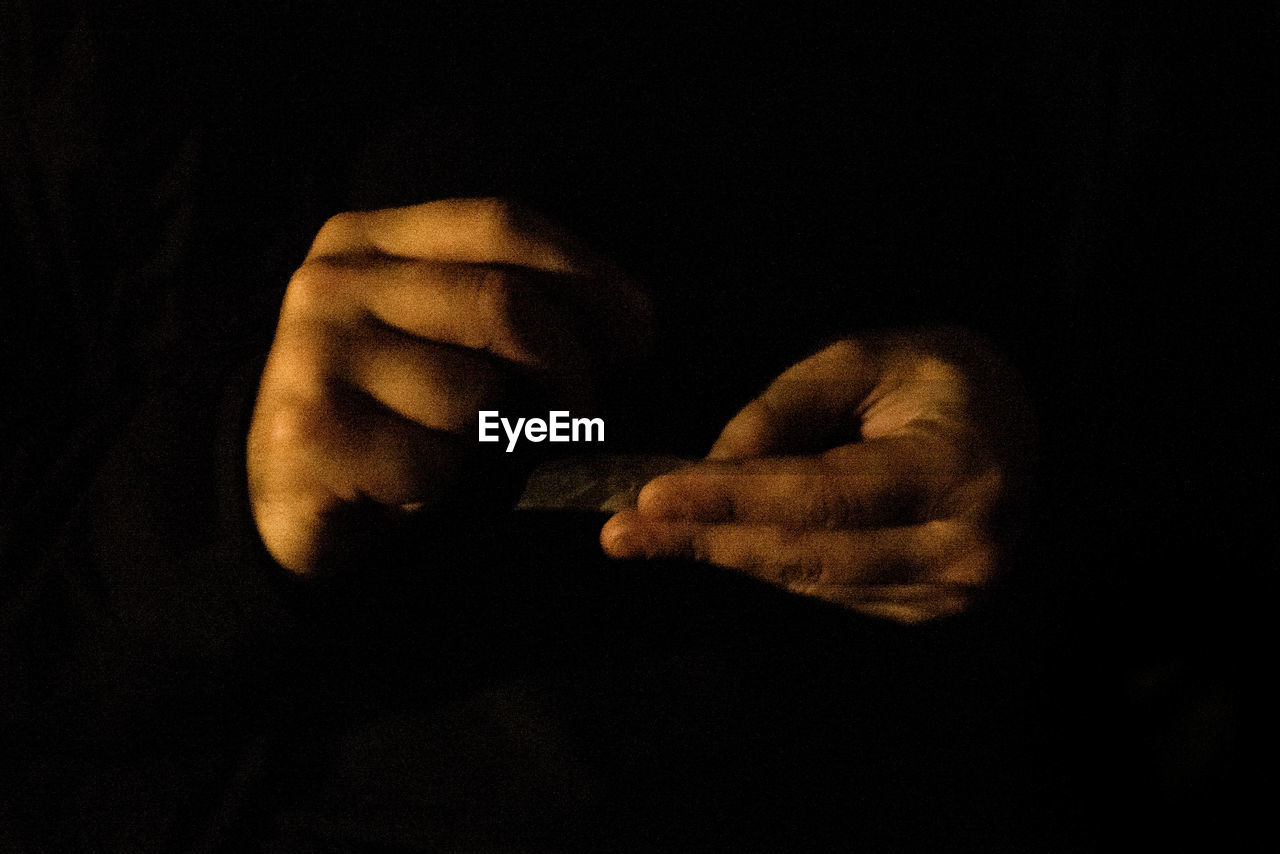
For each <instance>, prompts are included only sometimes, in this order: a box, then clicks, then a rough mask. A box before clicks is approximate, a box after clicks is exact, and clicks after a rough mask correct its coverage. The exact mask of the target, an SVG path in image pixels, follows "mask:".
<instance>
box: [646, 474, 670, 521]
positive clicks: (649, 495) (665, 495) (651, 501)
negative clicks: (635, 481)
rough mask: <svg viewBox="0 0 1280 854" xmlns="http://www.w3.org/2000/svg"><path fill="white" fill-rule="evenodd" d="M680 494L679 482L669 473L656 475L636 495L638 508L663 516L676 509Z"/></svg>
mask: <svg viewBox="0 0 1280 854" xmlns="http://www.w3.org/2000/svg"><path fill="white" fill-rule="evenodd" d="M678 496H679V484H678V483H677V482H676V481H675V479H674V478H671V477H670V476H668V475H662V476H660V477H655V478H654V479H653V480H651V481H649V482H648V483H646V484H645V485H644V486H643V487H641V488H640V494H639V495H637V496H636V510H637V511H639V512H641V513H644V514H647V515H650V516H662V515H667V514H669V513H670V512H671V511H672V510H673V509H675V506H676V503H677V501H678Z"/></svg>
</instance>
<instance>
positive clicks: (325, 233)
mask: <svg viewBox="0 0 1280 854" xmlns="http://www.w3.org/2000/svg"><path fill="white" fill-rule="evenodd" d="M363 233H364V218H363V215H362V214H360V213H358V212H356V211H344V212H342V213H338V214H334V215H333V216H331V217H329V218H328V219H327V220H325V221H324V225H322V226H320V231H319V232H318V233H317V234H316V239H315V243H314V245H313V251H315V252H323V253H332V252H335V251H340V250H341V249H343V248H347V247H350V246H352V245H354V244H357V243H359V242H360V240H359V238H360V235H362V234H363Z"/></svg>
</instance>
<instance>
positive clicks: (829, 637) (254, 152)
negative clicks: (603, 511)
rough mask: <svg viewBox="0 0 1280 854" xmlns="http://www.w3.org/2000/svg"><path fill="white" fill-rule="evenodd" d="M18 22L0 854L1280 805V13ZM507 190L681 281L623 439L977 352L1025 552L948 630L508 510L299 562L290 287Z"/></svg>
mask: <svg viewBox="0 0 1280 854" xmlns="http://www.w3.org/2000/svg"><path fill="white" fill-rule="evenodd" d="M0 13H2V14H0V62H3V66H0V71H2V72H3V73H2V74H0V110H2V111H3V113H2V119H0V177H2V179H3V183H2V184H0V187H3V193H4V197H3V203H2V204H0V241H3V242H2V243H0V252H3V261H4V265H5V269H4V273H3V278H2V279H0V299H2V300H3V302H2V303H0V322H2V323H3V363H4V366H5V387H4V389H5V391H4V398H3V404H2V406H3V410H2V412H3V425H4V426H3V429H4V435H3V437H0V438H3V445H4V448H5V460H4V476H3V483H2V491H0V499H2V501H3V515H2V516H0V524H2V525H3V528H2V529H0V566H2V567H3V578H0V590H2V591H3V597H4V598H3V602H2V604H0V608H2V610H0V614H2V625H0V632H2V634H0V668H2V669H0V679H2V680H3V681H2V682H0V684H2V685H3V706H2V708H3V709H4V726H3V731H4V735H3V736H0V739H2V741H0V743H2V744H3V749H4V756H3V760H4V767H5V769H6V770H5V772H4V774H3V777H2V779H3V781H4V787H5V788H4V799H3V807H2V808H0V818H2V819H3V822H4V829H3V833H4V834H5V835H3V836H0V842H3V845H4V846H5V847H7V848H12V849H14V850H24V849H25V850H188V849H193V850H244V849H245V848H251V847H253V846H254V845H258V844H263V845H268V844H269V845H272V846H274V847H282V848H289V847H293V848H294V849H298V850H353V849H355V850H359V849H360V848H362V847H363V848H367V849H372V850H396V849H398V848H410V849H411V848H414V847H417V848H426V849H432V848H435V849H445V850H494V849H497V850H512V849H514V850H521V849H522V848H523V849H526V850H575V849H579V850H582V849H586V850H590V849H592V848H607V849H619V850H631V849H635V850H652V849H659V850H661V849H664V848H665V849H666V850H690V849H697V848H700V847H710V848H721V849H729V848H734V849H741V848H748V849H749V848H753V847H754V848H756V849H758V850H795V849H803V848H805V847H810V848H815V849H818V850H829V849H830V848H831V847H846V846H847V847H855V846H856V844H857V843H863V844H864V845H866V846H867V847H870V848H872V849H873V850H877V849H878V850H893V849H895V848H898V849H902V848H922V849H923V848H931V849H934V850H937V849H941V850H946V849H947V848H951V849H964V848H984V849H986V850H990V849H992V848H994V849H997V850H998V849H999V848H1001V847H1003V848H1007V849H1009V850H1028V849H1029V848H1030V849H1032V850H1034V849H1037V848H1053V847H1058V848H1072V846H1084V847H1088V846H1089V845H1090V844H1100V843H1099V840H1108V841H1115V840H1125V839H1130V840H1132V839H1147V840H1151V839H1155V840H1157V841H1158V840H1170V841H1179V842H1185V841H1186V840H1187V839H1192V838H1195V834H1204V835H1205V836H1206V837H1210V838H1211V837H1213V836H1215V835H1220V834H1224V833H1228V830H1227V829H1228V828H1233V827H1240V826H1243V825H1244V824H1246V823H1247V822H1245V821H1244V819H1246V818H1247V817H1248V815H1249V814H1250V811H1251V810H1252V809H1253V804H1255V803H1256V800H1253V799H1251V797H1250V794H1249V789H1248V788H1247V786H1246V785H1245V784H1244V782H1243V781H1244V779H1245V777H1244V772H1243V771H1242V769H1247V768H1248V767H1250V765H1251V762H1253V761H1255V760H1250V758H1249V756H1250V753H1251V745H1252V744H1253V742H1252V741H1251V740H1250V739H1251V734H1252V733H1253V732H1254V730H1253V729H1252V728H1251V727H1252V725H1253V723H1254V719H1253V718H1251V717H1250V716H1251V715H1253V714H1255V712H1253V711H1252V709H1253V708H1254V707H1253V706H1252V705H1251V704H1250V703H1249V702H1248V700H1249V698H1250V695H1249V688H1248V686H1249V685H1250V684H1253V683H1252V680H1251V679H1250V676H1249V674H1250V673H1251V669H1250V668H1251V667H1252V666H1253V662H1254V659H1253V657H1252V656H1251V655H1250V650H1252V649H1255V648H1257V640H1258V635H1259V632H1260V629H1258V628H1257V627H1258V626H1259V625H1260V619H1259V617H1260V611H1261V607H1262V605H1261V602H1262V601H1263V599H1264V598H1265V597H1261V596H1258V597H1254V596H1252V595H1251V594H1249V595H1243V596H1242V595H1240V593H1239V591H1240V590H1242V589H1243V590H1250V591H1251V590H1254V589H1257V588H1258V587H1260V586H1261V583H1262V581H1263V575H1262V572H1263V570H1264V568H1265V567H1267V566H1269V565H1271V564H1272V563H1274V537H1273V535H1271V534H1270V533H1269V532H1270V531H1271V529H1272V526H1270V525H1267V524H1265V520H1266V519H1267V518H1269V517H1268V516H1267V515H1266V514H1267V513H1269V505H1268V504H1267V503H1266V502H1264V501H1262V500H1261V498H1260V497H1259V498H1258V499H1257V500H1255V499H1254V498H1253V495H1254V494H1257V495H1259V496H1261V495H1262V494H1263V493H1264V492H1265V491H1266V490H1264V489H1263V486H1264V482H1263V478H1264V477H1267V476H1268V475H1267V471H1266V468H1265V467H1264V466H1261V465H1256V464H1255V460H1257V459H1258V458H1259V457H1260V446H1261V445H1262V444H1263V443H1262V441H1261V439H1260V437H1261V436H1264V435H1266V434H1267V433H1266V430H1267V427H1268V426H1269V425H1268V424H1267V423H1266V421H1265V417H1264V415H1262V412H1263V411H1264V410H1263V408H1262V407H1261V406H1258V405H1257V403H1258V402H1259V401H1260V400H1262V399H1263V398H1265V395H1264V394H1263V392H1262V391H1261V390H1263V389H1266V388H1269V387H1270V384H1269V382H1268V381H1267V380H1266V378H1265V377H1264V376H1262V372H1261V371H1260V370H1259V369H1258V368H1257V367H1256V366H1258V365H1262V364H1265V363H1266V360H1264V359H1262V358H1261V355H1262V353H1263V350H1262V341H1263V340H1265V339H1263V338H1261V337H1255V336H1253V335H1251V334H1250V330H1249V329H1248V327H1247V325H1246V323H1245V321H1246V320H1248V319H1249V317H1250V315H1253V314H1256V313H1257V312H1256V309H1255V308H1254V306H1253V302H1252V299H1253V294H1254V292H1255V291H1259V290H1263V288H1264V285H1269V280H1268V279H1267V278H1266V273H1267V271H1268V264H1269V259H1268V257H1267V256H1266V254H1265V253H1264V252H1263V251H1262V247H1263V246H1264V245H1265V243H1264V241H1263V239H1262V236H1263V234H1264V233H1265V231H1264V228H1265V226H1264V223H1266V222H1267V221H1268V220H1267V218H1266V217H1264V216H1263V215H1262V211H1263V208H1262V203H1261V198H1262V194H1261V193H1260V192H1259V191H1260V189H1261V188H1262V187H1263V186H1264V185H1265V184H1266V182H1267V180H1268V178H1269V177H1273V175H1271V172H1270V170H1269V166H1268V159H1264V157H1263V155H1262V152H1263V151H1266V150H1267V147H1266V146H1265V145H1264V144H1263V140H1262V138H1261V134H1260V127H1261V124H1262V121H1263V117H1264V116H1265V115H1266V113H1267V112H1268V110H1267V104H1268V103H1269V100H1270V98H1269V93H1270V83H1272V82H1274V80H1273V78H1274V75H1273V73H1272V72H1274V68H1273V67H1271V66H1270V65H1269V63H1268V61H1267V60H1266V59H1264V58H1265V57H1268V56H1272V55H1273V54H1274V52H1273V51H1265V50H1263V49H1262V48H1263V46H1264V44H1265V41H1266V37H1267V35H1268V33H1270V34H1274V28H1275V20H1274V15H1272V14H1270V13H1269V12H1266V11H1257V12H1254V13H1246V14H1241V15H1237V16H1232V17H1228V16H1227V15H1226V14H1225V13H1222V14H1219V13H1209V12H1189V11H1170V12H1166V13H1164V14H1163V15H1162V16H1161V17H1159V18H1158V19H1156V18H1152V17H1149V16H1147V15H1144V14H1139V13H1138V12H1136V11H1133V10H1130V9H1128V8H1127V7H1125V6H1123V5H1122V6H1114V5H1112V4H1106V5H1105V6H1104V5H1103V4H1092V3H1087V2H1078V3H1036V4H1024V5H1020V6H1018V7H1017V8H1011V7H1008V8H1007V7H998V6H992V7H982V8H978V9H972V8H951V5H950V4H921V5H912V6H904V5H903V4H866V5H860V6H858V7H856V8H855V9H853V10H848V11H844V12H841V13H839V14H836V13H832V12H830V11H828V10H821V9H814V8H808V7H806V8H802V9H794V8H791V7H789V6H788V7H778V8H776V9H771V10H767V11H763V12H758V13H755V14H751V15H747V14H743V13H742V12H741V11H731V12H730V11H724V10H710V9H707V10H703V9H684V10H682V11H680V12H678V13H670V14H658V13H656V12H651V11H646V10H642V9H631V10H623V11H617V10H613V11H608V10H606V9H605V8H604V7H603V6H602V7H600V8H596V9H592V10H577V11H575V12H573V13H570V12H568V11H565V10H559V9H555V8H550V7H532V8H526V9H524V10H522V11H519V12H515V13H511V12H508V13H507V14H505V15H499V14H497V13H496V12H493V13H491V12H488V11H483V10H479V9H477V8H471V9H466V10H445V9H439V8H434V7H432V6H429V5H426V4H393V3H372V4H370V3H364V4H341V3H327V2H321V3H317V4H313V5H309V6H307V7H306V8H302V7H297V8H293V7H290V8H285V7H284V6H283V5H282V6H279V7H267V6H265V5H264V4H239V3H230V4H228V3H203V2H197V3H188V4H181V5H179V6H172V7H163V8H162V7H161V6H159V5H156V4H150V3H142V2H125V3H96V2H71V0H66V2H48V3H40V4H38V5H37V4H32V3H25V2H16V0H6V2H4V3H3V5H0ZM481 194H498V195H506V196H514V197H517V198H521V199H523V200H525V201H527V202H528V203H530V204H532V205H534V206H535V207H538V208H540V209H543V210H545V211H546V212H547V213H549V214H551V215H552V216H553V217H555V218H557V219H559V220H561V221H563V222H564V223H565V224H566V225H568V226H569V227H570V228H571V229H573V230H576V231H578V232H580V233H582V234H584V235H585V236H586V237H587V238H588V239H590V240H591V241H592V242H593V243H595V244H596V245H597V246H599V247H600V248H602V249H603V250H605V251H606V252H608V253H609V254H611V255H613V256H615V257H616V258H618V259H619V261H620V262H622V264H623V265H624V266H626V267H627V268H629V269H631V270H633V271H635V272H636V273H637V274H638V275H639V276H640V278H641V279H642V280H643V281H644V282H645V284H646V286H647V287H648V288H649V289H650V290H651V291H652V292H653V293H654V294H655V302H656V306H657V310H658V313H659V320H660V334H661V339H660V345H659V347H658V348H657V352H656V354H655V363H654V369H653V375H654V379H653V381H652V385H651V387H644V388H640V387H638V388H637V396H636V398H635V399H633V400H632V401H630V403H631V406H632V409H631V410H630V412H628V413H626V415H627V417H622V418H620V419H619V420H618V421H617V422H615V423H619V424H622V425H627V426H628V428H629V429H628V430H627V431H626V439H625V442H620V443H619V445H618V446H617V447H624V446H625V447H630V446H646V447H652V448H655V449H659V450H677V451H686V452H693V453H697V452H701V451H702V450H704V449H705V447H706V445H707V443H708V442H709V441H710V439H711V438H712V437H713V436H714V434H715V431H716V429H717V428H718V426H719V425H720V424H721V423H723V420H724V419H725V418H726V417H727V416H728V415H729V414H730V413H731V412H732V411H733V409H734V408H735V407H736V406H738V405H740V404H741V403H742V402H743V401H745V400H746V399H747V398H748V397H749V396H750V395H751V394H752V393H753V392H754V391H756V390H758V388H759V387H760V386H761V385H762V384H763V383H764V382H766V381H767V380H768V379H769V378H770V377H771V376H772V375H774V374H775V373H776V372H777V371H778V370H780V369H781V368H782V367H784V366H785V365H787V364H789V363H790V362H791V361H793V360H794V359H795V358H797V357H798V356H800V355H802V354H804V353H805V352H807V351H808V350H811V349H813V348H815V347H816V346H817V345H818V344H820V343H821V342H822V341H823V340H825V339H827V338H829V337H830V336H833V335H838V334H847V333H849V332H850V331H855V330H860V329H868V328H874V327H877V326H882V325H892V324H900V323H925V322H945V323H959V324H963V325H967V326H969V327H971V328H974V329H976V330H978V331H980V332H983V333H985V334H987V335H989V336H990V337H991V338H992V339H993V340H995V341H996V342H997V343H998V344H999V345H1000V346H1002V347H1003V348H1004V349H1005V350H1006V351H1008V352H1009V353H1010V354H1011V355H1012V356H1013V358H1014V361H1015V362H1016V363H1017V364H1018V366H1019V368H1020V369H1021V370H1022V371H1023V372H1024V374H1025V375H1026V377H1027V380H1028V384H1029V386H1030V388H1031V389H1032V393H1033V397H1034V398H1035V400H1034V402H1035V403H1036V405H1037V407H1038V409H1039V413H1040V420H1041V434H1042V456H1043V460H1042V465H1041V474H1040V483H1041V485H1042V486H1041V491H1042V495H1041V497H1040V501H1039V503H1038V504H1037V505H1036V512H1035V513H1034V514H1033V515H1034V516H1036V517H1037V518H1038V519H1039V520H1040V522H1039V525H1038V527H1037V528H1036V529H1035V531H1034V533H1033V534H1032V535H1031V536H1030V537H1029V538H1028V540H1027V542H1026V545H1025V548H1024V550H1023V554H1022V557H1021V558H1020V561H1019V563H1018V565H1017V566H1016V567H1015V571H1014V572H1013V573H1011V575H1010V577H1009V578H1008V579H1006V580H1005V581H1003V582H1002V583H1001V584H1000V585H998V586H997V588H996V589H995V590H994V591H993V592H992V594H991V595H990V596H989V597H988V599H987V600H986V602H985V603H984V605H983V607H982V608H981V609H980V610H979V611H978V612H977V613H976V614H974V615H971V616H969V617H966V618H964V619H963V620H960V621H956V622H954V623H949V624H945V625H943V626H936V627H927V628H924V629H916V630H906V629H901V628H895V627H890V626H884V625H880V624H876V623H870V622H867V621H862V620H858V619H855V618H853V617H851V616H850V615H847V614H841V613H832V612H830V611H828V610H827V609H824V608H820V607H817V606H815V605H813V604H811V603H805V602H800V601H797V600H794V599H792V598H790V597H785V596H782V595H780V594H777V593H775V592H772V591H768V590H763V589H759V588H756V587H754V586H752V585H745V584H743V583H742V582H740V581H738V580H734V579H731V578H729V577H728V576H726V575H724V574H720V573H715V572H710V571H708V570H706V569H705V568H697V567H684V566H639V565H637V566H627V565H622V566H619V565H609V564H601V563H600V561H599V559H598V557H597V556H596V553H595V551H594V534H593V532H592V531H590V522H591V521H593V520H584V519H559V520H549V519H538V520H530V519H527V518H521V517H518V516H517V517H515V518H503V519H497V520H468V519H447V520H444V519H442V520H434V521H433V522H432V523H430V524H428V525H427V526H426V527H424V528H422V529H420V530H416V531H414V532H411V533H410V534H407V535H406V539H405V540H404V541H397V542H394V543H388V544H384V545H385V551H383V552H381V553H371V555H370V558H369V560H368V561H367V565H366V566H365V567H362V570H363V571H362V572H359V573H357V574H355V575H354V576H352V577H350V578H347V579H341V578H339V579H330V580H327V581H323V582H321V583H318V584H309V585H299V584H298V583H296V581H295V580H294V579H292V578H290V577H287V575H286V574H285V573H283V572H282V571H281V570H280V569H279V568H278V567H276V566H274V565H273V564H271V562H270V561H269V560H268V559H267V558H266V556H265V554H264V553H263V550H262V547H261V545H260V543H258V541H257V538H256V534H255V533H254V530H253V527H252V524H251V522H250V518H249V515H248V512H247V509H246V507H245V497H244V494H243V490H244V485H243V482H242V481H243V476H242V474H241V471H242V467H243V438H242V437H243V435H244V429H245V425H246V423H247V420H246V419H247V417H248V406H249V404H250V402H251V400H252V396H253V393H254V385H255V381H256V370H257V365H258V364H260V362H258V361H257V360H259V359H260V358H261V356H262V354H263V353H264V352H265V350H266V347H267V346H268V343H269V340H270V339H269V336H270V332H271V328H272V323H273V320H274V314H275V311H276V310H277V308H278V303H279V298H280V295H281V294H282V292H283V287H284V283H285V281H286V280H287V278H288V275H289V272H290V270H291V269H292V268H293V267H294V266H295V265H296V264H297V263H298V262H299V260H300V259H301V258H302V256H303V255H304V253H305V251H306V247H307V243H308V241H309V239H310V238H311V237H312V236H313V235H314V233H315V231H316V230H317V229H318V227H319V225H320V224H321V223H322V222H323V220H324V218H325V217H326V216H328V215H330V214H332V213H335V212H337V211H340V210H343V209H348V208H351V207H377V206H382V205H386V204H402V203H412V202H418V201H423V200H427V199H431V198H439V197H444V196H451V195H481ZM476 543H481V544H483V546H482V547H480V546H476V545H475V544H476ZM1242 600H1243V601H1242ZM1113 825H1115V827H1113ZM833 839H835V840H840V844H835V843H833V842H832V840H833ZM1219 841H1221V839H1220V840H1219Z"/></svg>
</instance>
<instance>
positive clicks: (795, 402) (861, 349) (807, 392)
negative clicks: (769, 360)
mask: <svg viewBox="0 0 1280 854" xmlns="http://www.w3.org/2000/svg"><path fill="white" fill-rule="evenodd" d="M879 380H880V367H879V365H878V363H877V360H876V359H875V357H874V354H873V352H872V351H871V349H870V348H869V347H868V346H867V345H866V344H865V343H862V342H858V341H854V340H843V341H838V342H836V343H835V344H832V345H830V346H829V347H827V348H825V349H823V350H821V351H819V352H818V353H816V354H815V355H813V356H810V357H809V358H807V359H805V360H803V361H801V362H798V363H796V364H795V365H792V366H791V367H790V368H788V369H787V370H786V371H784V372H783V373H782V375H781V376H779V377H778V378H777V379H776V380H774V381H773V382H772V383H771V384H770V385H769V387H768V388H767V389H765V391H764V393H763V394H761V395H760V396H759V397H757V398H756V399H755V400H753V401H751V402H750V403H748V404H747V405H746V406H745V407H743V408H742V410H741V411H739V412H738V414H737V415H735V416H734V417H733V418H732V419H730V420H729V423H728V424H726V425H725V428H724V430H722V431H721V432H720V437H719V438H718V439H716V441H715V444H714V445H712V447H711V451H710V453H708V454H707V459H712V460H733V459H746V458H750V457H764V456H776V455H781V454H792V453H803V452H817V451H822V450H826V449H827V448H830V447H833V446H834V445H836V444H843V443H845V442H849V441H852V440H854V439H856V438H858V433H859V426H860V424H861V420H862V413H863V412H865V411H866V409H867V408H868V406H869V405H870V402H871V400H870V398H871V397H872V394H873V392H874V391H875V389H876V386H877V385H878V383H879Z"/></svg>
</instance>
